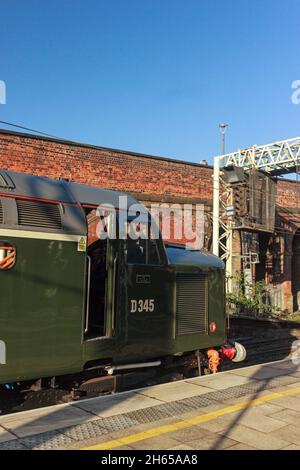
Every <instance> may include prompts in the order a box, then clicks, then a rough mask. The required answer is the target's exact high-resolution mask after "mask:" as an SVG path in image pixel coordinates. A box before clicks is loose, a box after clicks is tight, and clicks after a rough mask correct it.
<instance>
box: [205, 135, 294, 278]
mask: <svg viewBox="0 0 300 470" xmlns="http://www.w3.org/2000/svg"><path fill="white" fill-rule="evenodd" d="M231 165H234V166H237V167H241V168H243V169H244V170H251V169H257V170H262V171H264V172H265V173H267V174H269V175H270V176H276V175H283V174H288V173H293V172H295V171H296V170H297V169H298V167H299V166H300V137H296V138H294V139H289V140H283V141H278V142H273V143H272V144H267V145H260V146H257V145H254V146H253V147H250V148H247V149H243V150H237V151H236V152H232V153H228V154H225V155H220V156H217V157H215V158H214V174H213V253H214V254H215V255H217V256H220V257H221V258H222V259H223V260H224V261H225V263H226V271H227V274H228V275H229V276H230V275H232V233H233V228H234V225H233V223H232V218H231V216H230V208H231V205H232V188H231V187H230V185H228V184H227V183H226V182H225V181H224V179H223V178H222V168H225V167H229V166H231Z"/></svg>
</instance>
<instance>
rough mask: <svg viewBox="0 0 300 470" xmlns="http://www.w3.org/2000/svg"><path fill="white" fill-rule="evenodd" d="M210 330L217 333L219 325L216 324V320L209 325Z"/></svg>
mask: <svg viewBox="0 0 300 470" xmlns="http://www.w3.org/2000/svg"><path fill="white" fill-rule="evenodd" d="M209 331H210V332H211V333H215V332H216V331H217V325H216V324H215V322H214V321H213V322H211V323H210V325H209Z"/></svg>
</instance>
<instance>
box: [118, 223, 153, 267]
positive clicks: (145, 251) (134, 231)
mask: <svg viewBox="0 0 300 470" xmlns="http://www.w3.org/2000/svg"><path fill="white" fill-rule="evenodd" d="M130 229H131V230H129V233H128V238H127V240H126V259H127V263H129V264H161V260H160V256H159V250H158V246H157V240H155V239H151V238H148V227H147V225H146V224H144V223H137V224H133V223H131V226H130Z"/></svg>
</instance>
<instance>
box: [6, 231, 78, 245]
mask: <svg viewBox="0 0 300 470" xmlns="http://www.w3.org/2000/svg"><path fill="white" fill-rule="evenodd" d="M0 237H1V238H4V237H16V238H34V239H38V240H59V241H63V242H78V241H79V240H81V239H82V238H84V240H85V242H86V239H87V237H86V236H83V235H68V234H66V233H49V232H32V231H27V230H13V229H2V228H0Z"/></svg>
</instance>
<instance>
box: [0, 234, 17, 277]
mask: <svg viewBox="0 0 300 470" xmlns="http://www.w3.org/2000/svg"><path fill="white" fill-rule="evenodd" d="M15 264H16V249H15V247H14V246H13V245H12V244H11V243H9V242H6V241H2V240H0V271H8V270H9V269H12V268H13V267H14V265H15Z"/></svg>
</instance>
